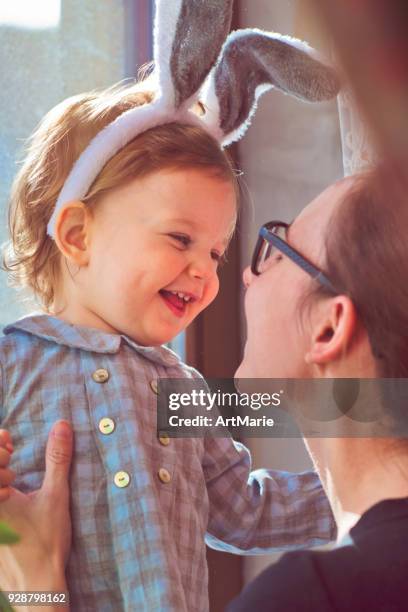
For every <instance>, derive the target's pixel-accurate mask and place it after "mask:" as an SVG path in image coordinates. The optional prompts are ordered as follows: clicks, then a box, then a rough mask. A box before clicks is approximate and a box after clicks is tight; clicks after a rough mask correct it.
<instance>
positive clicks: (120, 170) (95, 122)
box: [3, 84, 238, 312]
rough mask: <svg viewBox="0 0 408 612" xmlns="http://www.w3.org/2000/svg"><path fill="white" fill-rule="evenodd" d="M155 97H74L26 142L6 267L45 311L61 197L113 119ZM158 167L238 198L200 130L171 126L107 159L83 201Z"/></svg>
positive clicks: (55, 267)
mask: <svg viewBox="0 0 408 612" xmlns="http://www.w3.org/2000/svg"><path fill="white" fill-rule="evenodd" d="M153 97H154V94H153V93H152V92H150V91H147V90H145V91H143V90H141V86H140V84H137V85H133V86H115V87H111V88H109V89H106V90H104V91H101V92H90V93H85V94H80V95H77V96H74V97H72V98H69V99H67V100H65V101H64V102H62V103H61V104H59V105H58V106H56V107H55V108H53V109H52V110H51V111H50V112H49V113H48V114H47V115H46V116H45V117H44V119H43V120H42V122H41V123H40V125H39V126H38V128H37V130H36V131H35V132H34V134H33V135H32V136H31V138H30V139H29V141H28V145H27V156H26V158H25V161H24V163H23V165H22V167H21V169H20V171H19V173H18V174H17V176H16V178H15V180H14V183H13V186H12V191H11V197H10V204H9V230H10V241H9V242H8V244H7V245H6V247H5V249H4V251H3V266H4V269H5V270H6V271H7V272H8V273H9V279H10V284H11V285H13V286H17V287H25V288H28V289H29V290H30V291H31V292H32V293H33V294H34V295H35V297H36V298H37V299H38V300H39V301H40V303H41V304H42V305H43V307H44V308H45V310H46V311H48V312H50V311H51V309H52V305H53V302H54V299H55V295H56V287H57V285H58V280H59V277H60V266H61V253H60V251H59V249H58V247H57V245H56V243H55V241H54V240H53V239H52V238H50V237H49V236H48V235H47V223H48V221H49V219H50V217H51V214H52V211H53V209H54V206H55V202H56V199H57V197H58V194H59V192H60V190H61V188H62V186H63V184H64V182H65V180H66V178H67V176H68V174H69V172H70V170H71V168H72V166H73V164H74V162H75V161H76V159H77V158H78V157H79V155H80V154H81V152H82V151H83V150H84V149H85V148H86V146H87V145H88V143H89V142H90V140H91V139H92V138H93V137H94V136H95V135H96V134H97V133H98V132H99V131H100V130H101V129H102V128H104V127H105V126H106V125H107V124H108V123H110V122H112V121H113V120H114V119H115V118H116V117H117V116H118V115H120V114H121V113H123V112H124V111H126V110H128V109H130V108H132V107H134V106H141V105H143V104H148V103H149V102H151V101H152V100H153ZM163 168H174V169H183V168H197V169H202V170H203V171H204V172H207V173H208V172H210V173H212V174H214V175H215V176H217V177H219V178H221V179H223V180H228V181H231V183H232V184H233V186H234V188H235V191H236V193H238V189H237V179H236V173H235V171H234V169H233V166H232V164H231V161H230V158H229V157H228V155H227V154H226V153H225V152H224V151H223V150H222V149H221V147H220V145H219V144H218V143H217V142H216V141H215V140H214V139H213V138H212V137H211V136H210V135H209V134H208V133H207V132H205V131H204V130H202V129H201V128H199V127H193V126H189V125H182V124H178V123H170V124H167V125H162V126H159V127H155V128H152V129H150V130H147V131H146V132H143V133H142V134H140V135H139V136H137V137H136V138H134V139H133V140H132V141H131V142H130V143H128V144H127V145H126V146H125V147H124V148H123V149H121V150H120V151H119V152H118V153H117V154H116V155H115V156H114V157H112V159H110V160H109V162H108V163H107V164H106V165H105V167H104V168H103V169H102V170H101V172H100V173H99V175H98V176H97V178H96V179H95V181H94V182H93V184H92V185H91V187H90V189H89V191H88V193H87V195H86V197H85V198H83V201H84V202H87V204H88V205H89V206H95V205H96V204H97V201H98V197H99V196H100V195H101V194H102V193H106V192H107V191H109V190H110V189H114V188H116V187H119V186H120V185H122V184H124V183H126V182H127V181H130V180H132V179H135V178H138V177H142V176H146V175H147V174H150V173H152V172H155V171H158V170H161V169H163ZM118 214H120V211H118Z"/></svg>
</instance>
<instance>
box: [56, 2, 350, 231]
mask: <svg viewBox="0 0 408 612" xmlns="http://www.w3.org/2000/svg"><path fill="white" fill-rule="evenodd" d="M232 4H233V0H211V1H210V2H209V1H208V0H194V1H193V2H192V1H191V0H171V1H169V0H156V16H155V27H154V64H155V77H156V79H157V81H158V91H159V95H158V97H157V98H156V99H155V100H154V101H153V102H151V103H149V104H145V105H143V106H138V107H135V108H132V109H130V110H128V111H126V112H124V113H122V114H121V115H120V116H119V117H117V118H116V119H115V120H114V121H113V122H112V123H110V124H108V125H107V126H106V127H105V128H103V129H102V130H101V131H100V132H99V133H98V134H97V135H96V136H95V137H94V138H93V139H92V140H91V142H90V143H89V145H88V146H87V147H86V149H85V150H84V151H83V152H82V153H81V155H80V157H79V158H78V159H77V160H76V162H75V164H74V165H73V167H72V169H71V171H70V173H69V175H68V177H67V179H66V181H65V184H64V186H63V188H62V190H61V192H60V194H59V196H58V199H57V202H56V205H55V208H54V211H53V213H52V216H51V219H50V221H49V223H48V226H47V232H48V234H49V235H50V236H51V237H52V238H54V237H55V224H56V220H57V217H58V214H59V212H60V211H61V209H62V207H63V206H64V204H66V203H67V202H70V201H72V200H81V199H82V198H83V197H84V196H85V195H86V194H87V192H88V190H89V188H90V186H91V185H92V183H93V182H94V180H95V179H96V177H97V176H98V174H99V173H100V171H101V170H102V168H103V167H104V166H105V164H106V163H107V162H108V161H109V159H111V158H112V157H113V156H114V155H115V154H116V153H117V152H118V151H119V150H120V149H122V148H123V147H125V146H126V145H127V144H128V143H129V142H130V141H131V140H133V138H135V137H136V136H137V135H138V134H141V133H142V132H145V131H146V130H148V129H150V128H153V127H156V126H159V125H164V124H166V123H172V122H175V121H177V122H180V123H186V124H191V125H198V126H201V127H202V128H204V129H205V130H206V131H207V132H209V133H210V134H211V135H212V136H213V137H214V138H215V139H216V140H217V141H218V142H219V143H220V144H221V145H222V146H223V147H225V146H227V145H229V144H231V143H232V142H234V141H237V140H239V139H240V138H241V137H242V136H243V135H244V133H245V132H246V130H247V128H248V126H249V124H250V120H251V117H252V115H253V114H254V112H255V110H256V106H257V100H258V98H259V97H260V96H261V95H262V94H263V93H264V92H265V91H268V90H269V89H271V88H273V87H275V88H277V89H280V90H281V91H283V92H285V93H288V94H290V95H292V96H295V97H297V98H300V99H301V100H304V101H308V102H319V101H322V100H328V99H330V98H333V97H334V96H335V95H336V94H337V93H338V90H339V84H338V79H337V76H336V74H335V72H334V70H333V68H331V67H330V66H327V65H325V64H323V63H322V62H321V61H320V59H319V58H318V57H317V54H316V52H315V51H314V50H313V49H311V47H309V45H307V44H306V43H304V42H302V41H300V40H297V39H295V38H291V37H289V36H281V35H280V34H276V33H273V32H264V31H262V30H257V29H245V30H237V31H235V32H231V33H230V34H229V36H228V37H227V34H228V32H229V29H230V24H231V16H232ZM209 33H211V36H209ZM226 37H227V38H226ZM198 101H201V102H202V103H203V104H204V107H205V113H204V115H203V116H201V117H199V116H197V114H195V113H194V112H193V111H192V108H193V107H194V105H195V104H196V103H197V102H198Z"/></svg>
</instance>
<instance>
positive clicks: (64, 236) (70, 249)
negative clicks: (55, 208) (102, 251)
mask: <svg viewBox="0 0 408 612" xmlns="http://www.w3.org/2000/svg"><path fill="white" fill-rule="evenodd" d="M91 220H92V213H91V211H90V209H89V208H88V207H87V206H86V205H85V204H84V203H83V202H81V201H79V200H73V201H72V202H67V203H66V204H64V206H63V207H62V208H61V210H60V212H59V214H58V217H57V219H56V222H55V242H56V244H57V246H58V248H59V250H60V251H61V253H62V255H64V257H66V259H68V260H69V261H70V262H72V263H74V264H76V265H77V266H79V267H81V268H82V267H84V266H86V265H88V263H89V244H90V225H91Z"/></svg>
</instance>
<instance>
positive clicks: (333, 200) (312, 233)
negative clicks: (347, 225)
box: [289, 178, 353, 263]
mask: <svg viewBox="0 0 408 612" xmlns="http://www.w3.org/2000/svg"><path fill="white" fill-rule="evenodd" d="M352 182H353V181H352V179H350V178H346V179H342V180H340V181H337V182H336V183H333V184H332V185H330V186H329V187H327V189H325V190H324V191H322V193H320V194H319V195H318V196H317V197H316V198H314V199H313V200H312V201H311V202H310V203H309V204H308V205H307V206H306V207H305V208H304V209H303V210H302V212H301V213H300V214H299V215H298V216H297V217H296V219H295V220H294V221H293V223H292V224H291V226H290V231H289V242H290V243H291V244H292V245H293V246H294V247H296V248H298V249H299V250H300V251H301V252H302V253H304V254H305V255H308V256H309V257H311V258H313V259H314V260H315V261H316V263H317V262H318V261H319V258H320V257H321V254H322V250H323V246H324V242H325V238H326V229H327V225H328V223H329V221H330V219H331V217H332V215H333V213H334V212H335V211H336V210H337V208H338V206H339V205H340V204H341V202H342V201H343V200H344V197H345V195H346V193H347V191H348V190H349V189H350V186H351V184H352Z"/></svg>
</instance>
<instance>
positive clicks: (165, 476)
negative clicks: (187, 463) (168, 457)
mask: <svg viewBox="0 0 408 612" xmlns="http://www.w3.org/2000/svg"><path fill="white" fill-rule="evenodd" d="M157 475H158V477H159V478H160V480H161V481H162V482H164V484H167V483H168V482H170V480H171V476H170V472H169V471H168V470H166V468H160V470H159V471H158V473H157Z"/></svg>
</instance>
